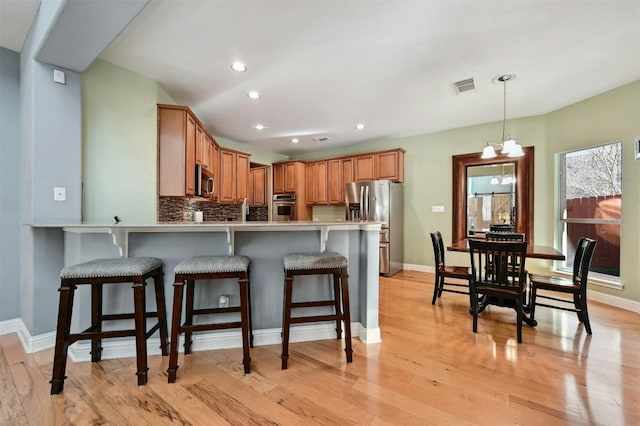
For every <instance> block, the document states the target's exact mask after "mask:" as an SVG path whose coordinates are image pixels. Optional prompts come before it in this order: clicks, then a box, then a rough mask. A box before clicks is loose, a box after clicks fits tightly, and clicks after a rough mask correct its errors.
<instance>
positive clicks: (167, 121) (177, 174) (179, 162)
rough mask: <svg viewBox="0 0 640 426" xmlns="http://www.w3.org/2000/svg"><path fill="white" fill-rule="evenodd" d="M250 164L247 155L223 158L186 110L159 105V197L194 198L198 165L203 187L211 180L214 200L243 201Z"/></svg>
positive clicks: (226, 152)
mask: <svg viewBox="0 0 640 426" xmlns="http://www.w3.org/2000/svg"><path fill="white" fill-rule="evenodd" d="M249 164H250V155H249V154H246V153H243V152H238V151H234V150H232V149H224V155H222V154H221V148H220V147H219V146H218V144H217V142H216V141H215V139H213V137H212V136H211V135H210V134H209V133H208V132H207V129H206V128H205V127H204V126H203V125H202V123H201V122H200V121H199V120H198V118H197V117H196V116H195V115H194V114H193V112H192V111H191V110H190V109H189V107H186V106H181V105H166V104H158V195H159V196H172V197H176V196H181V197H185V196H194V195H195V187H196V165H199V166H201V167H202V171H203V176H202V179H203V185H204V184H205V183H204V182H206V181H207V180H208V179H209V178H213V185H214V186H213V199H214V200H216V199H217V200H218V201H220V202H226V203H233V202H237V201H238V199H240V200H243V199H244V198H248V196H249ZM208 182H210V181H208ZM207 184H208V183H207ZM203 196H204V195H203Z"/></svg>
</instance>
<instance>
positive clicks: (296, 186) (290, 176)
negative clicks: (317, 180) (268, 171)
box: [273, 161, 306, 194]
mask: <svg viewBox="0 0 640 426" xmlns="http://www.w3.org/2000/svg"><path fill="white" fill-rule="evenodd" d="M305 168H306V167H305V163H303V162H302V161H287V162H284V163H274V164H273V193H274V194H282V193H284V192H295V193H298V192H300V191H301V190H302V191H303V190H304V189H305V188H304V184H305Z"/></svg>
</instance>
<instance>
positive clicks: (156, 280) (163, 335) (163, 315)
mask: <svg viewBox="0 0 640 426" xmlns="http://www.w3.org/2000/svg"><path fill="white" fill-rule="evenodd" d="M163 275H164V273H163V272H162V269H160V270H158V274H157V275H155V276H154V277H153V284H154V287H155V293H156V310H157V312H158V323H160V351H161V352H162V356H167V355H169V348H168V341H167V340H168V337H167V307H166V305H165V301H164V279H163Z"/></svg>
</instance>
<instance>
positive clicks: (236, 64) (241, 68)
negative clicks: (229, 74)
mask: <svg viewBox="0 0 640 426" xmlns="http://www.w3.org/2000/svg"><path fill="white" fill-rule="evenodd" d="M231 69H232V70H234V71H237V72H245V71H246V70H247V66H246V65H245V64H244V63H242V62H238V61H236V62H234V63H232V64H231Z"/></svg>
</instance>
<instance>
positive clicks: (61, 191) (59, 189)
mask: <svg viewBox="0 0 640 426" xmlns="http://www.w3.org/2000/svg"><path fill="white" fill-rule="evenodd" d="M53 201H67V188H65V187H64V186H54V187H53Z"/></svg>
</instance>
